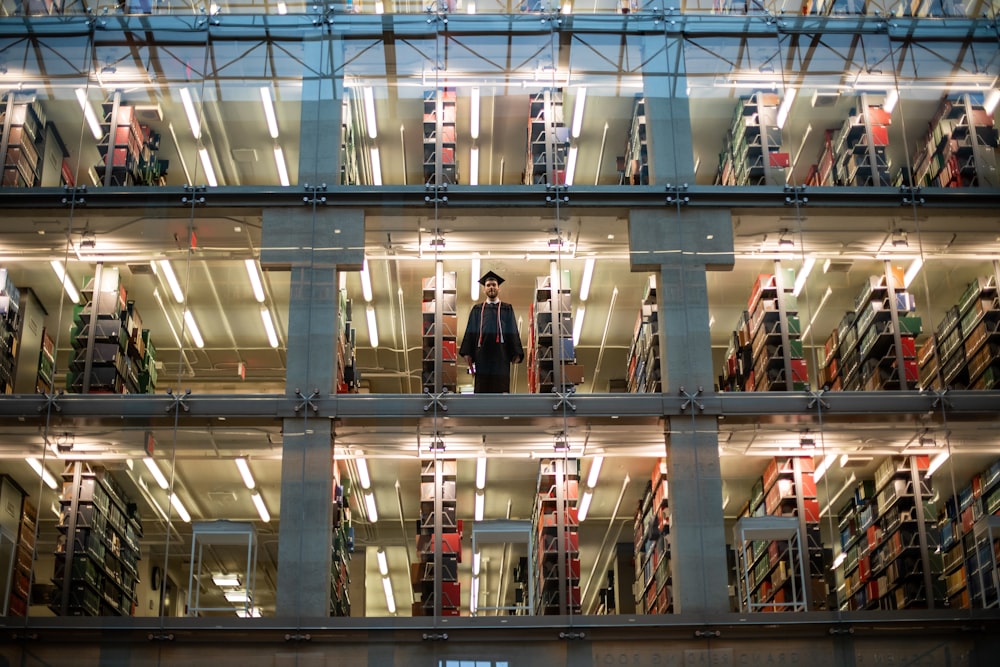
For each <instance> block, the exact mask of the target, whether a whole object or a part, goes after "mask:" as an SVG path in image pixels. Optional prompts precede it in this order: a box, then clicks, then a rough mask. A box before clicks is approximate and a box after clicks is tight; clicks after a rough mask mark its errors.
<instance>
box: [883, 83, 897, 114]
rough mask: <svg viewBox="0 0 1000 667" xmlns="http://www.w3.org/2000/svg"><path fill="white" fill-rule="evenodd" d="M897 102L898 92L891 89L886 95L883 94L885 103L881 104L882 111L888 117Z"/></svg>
mask: <svg viewBox="0 0 1000 667" xmlns="http://www.w3.org/2000/svg"><path fill="white" fill-rule="evenodd" d="M898 102H899V91H898V90H896V89H895V88H893V89H892V90H890V91H889V92H888V93H886V94H885V101H884V102H882V109H883V110H884V111H885V112H886V113H887V114H889V115H892V111H893V109H895V108H896V104H897V103H898Z"/></svg>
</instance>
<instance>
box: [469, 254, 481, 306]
mask: <svg viewBox="0 0 1000 667" xmlns="http://www.w3.org/2000/svg"><path fill="white" fill-rule="evenodd" d="M481 271H482V264H481V262H480V260H479V253H476V254H475V255H473V256H472V276H471V278H472V279H471V280H470V284H471V286H472V290H471V292H472V300H473V301H479V276H480V275H481V273H480V272H481Z"/></svg>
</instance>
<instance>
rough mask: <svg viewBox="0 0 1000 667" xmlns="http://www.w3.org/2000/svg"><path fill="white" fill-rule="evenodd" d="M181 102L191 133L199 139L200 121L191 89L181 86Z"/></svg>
mask: <svg viewBox="0 0 1000 667" xmlns="http://www.w3.org/2000/svg"><path fill="white" fill-rule="evenodd" d="M181 104H183V105H184V113H185V114H186V115H187V119H188V125H190V126H191V134H192V135H194V138H195V139H201V121H200V120H199V118H198V111H197V109H195V108H194V100H193V99H192V98H191V91H190V90H188V89H187V88H181Z"/></svg>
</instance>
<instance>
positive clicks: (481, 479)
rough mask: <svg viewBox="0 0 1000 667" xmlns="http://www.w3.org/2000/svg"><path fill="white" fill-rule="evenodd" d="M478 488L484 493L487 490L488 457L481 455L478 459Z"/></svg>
mask: <svg viewBox="0 0 1000 667" xmlns="http://www.w3.org/2000/svg"><path fill="white" fill-rule="evenodd" d="M476 488H477V489H479V490H480V491H482V490H483V489H484V488H486V455H485V454H480V455H479V458H477V459H476Z"/></svg>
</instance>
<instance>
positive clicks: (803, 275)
mask: <svg viewBox="0 0 1000 667" xmlns="http://www.w3.org/2000/svg"><path fill="white" fill-rule="evenodd" d="M815 265H816V258H815V257H812V256H810V257H806V259H805V261H803V262H802V268H801V269H799V275H797V276H795V285H794V286H793V287H792V296H798V295H799V294H801V293H802V289H803V288H804V287H805V286H806V279H807V278H808V277H809V273H810V272H811V271H812V270H813V267H814V266H815Z"/></svg>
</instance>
